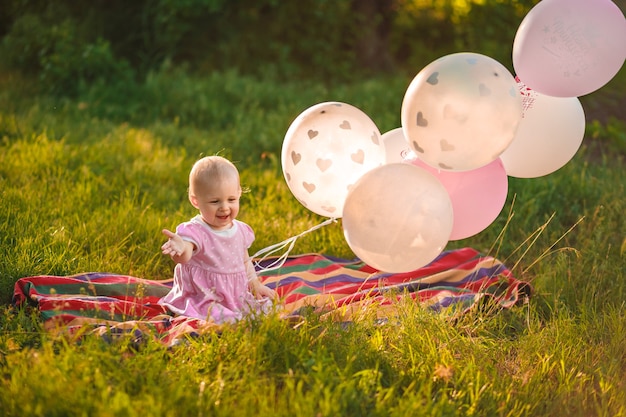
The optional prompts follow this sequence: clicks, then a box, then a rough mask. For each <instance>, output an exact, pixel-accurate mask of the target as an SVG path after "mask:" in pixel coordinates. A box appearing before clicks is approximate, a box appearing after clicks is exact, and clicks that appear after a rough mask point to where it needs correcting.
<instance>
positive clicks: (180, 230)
mask: <svg viewBox="0 0 626 417" xmlns="http://www.w3.org/2000/svg"><path fill="white" fill-rule="evenodd" d="M176 233H177V234H179V235H180V237H182V238H183V240H185V241H187V242H191V243H193V246H194V247H195V249H194V251H193V253H194V254H195V253H196V252H198V251H199V250H201V249H202V248H201V247H200V246H201V242H202V239H200V237H199V234H198V227H197V225H195V224H193V223H192V222H185V223H181V224H179V225H178V226H177V227H176Z"/></svg>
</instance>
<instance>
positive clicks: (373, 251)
mask: <svg viewBox="0 0 626 417" xmlns="http://www.w3.org/2000/svg"><path fill="white" fill-rule="evenodd" d="M452 223H453V214H452V203H451V201H450V197H449V196H448V192H447V191H446V189H445V188H444V187H443V185H441V183H440V182H439V181H438V180H437V179H436V178H435V177H434V176H433V175H432V174H430V173H428V172H427V171H425V170H424V169H422V168H419V167H417V166H414V165H411V164H407V163H392V164H387V165H383V166H381V167H378V168H375V169H373V170H371V171H369V172H367V173H366V174H364V175H363V176H362V177H361V178H360V179H359V181H358V182H357V183H356V184H355V185H354V186H353V187H352V189H351V190H350V192H349V193H348V197H347V198H346V203H345V206H344V213H343V219H342V225H343V231H344V236H345V238H346V242H347V243H348V246H350V248H351V249H352V251H353V252H354V253H355V254H356V255H357V256H358V257H359V258H360V259H361V260H363V261H364V262H365V263H367V264H368V265H370V266H372V267H374V268H376V269H378V270H381V271H386V272H409V271H412V270H415V269H418V268H421V267H422V266H424V265H426V264H428V263H429V262H431V261H432V260H433V259H435V258H436V257H437V256H438V255H439V254H440V253H441V252H442V251H443V249H444V248H445V245H446V244H447V242H448V238H449V237H450V233H451V232H452Z"/></svg>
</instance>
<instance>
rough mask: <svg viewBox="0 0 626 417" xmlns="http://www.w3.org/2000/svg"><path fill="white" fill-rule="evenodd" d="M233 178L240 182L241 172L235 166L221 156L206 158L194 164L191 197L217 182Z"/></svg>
mask: <svg viewBox="0 0 626 417" xmlns="http://www.w3.org/2000/svg"><path fill="white" fill-rule="evenodd" d="M233 177H234V178H236V179H237V182H239V171H238V170H237V167H236V166H235V164H233V163H232V162H230V161H229V160H228V159H226V158H224V157H221V156H217V155H214V156H205V157H204V158H202V159H200V160H198V161H196V163H195V164H193V167H192V168H191V172H190V173H189V197H192V196H195V195H196V194H197V192H198V191H200V190H203V189H206V188H207V187H209V186H210V185H211V184H214V183H215V182H219V181H223V180H224V179H229V178H233Z"/></svg>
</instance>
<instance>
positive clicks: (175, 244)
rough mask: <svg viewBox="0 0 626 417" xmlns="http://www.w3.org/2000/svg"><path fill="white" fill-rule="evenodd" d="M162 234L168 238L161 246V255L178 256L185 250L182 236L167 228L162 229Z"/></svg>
mask: <svg viewBox="0 0 626 417" xmlns="http://www.w3.org/2000/svg"><path fill="white" fill-rule="evenodd" d="M163 234H164V235H165V236H167V237H168V238H169V239H168V241H167V242H165V243H164V244H163V246H161V251H162V252H163V255H170V256H180V255H182V253H183V252H184V251H185V241H184V240H183V238H182V237H180V236H179V235H178V234H176V233H174V232H170V231H169V230H167V229H163Z"/></svg>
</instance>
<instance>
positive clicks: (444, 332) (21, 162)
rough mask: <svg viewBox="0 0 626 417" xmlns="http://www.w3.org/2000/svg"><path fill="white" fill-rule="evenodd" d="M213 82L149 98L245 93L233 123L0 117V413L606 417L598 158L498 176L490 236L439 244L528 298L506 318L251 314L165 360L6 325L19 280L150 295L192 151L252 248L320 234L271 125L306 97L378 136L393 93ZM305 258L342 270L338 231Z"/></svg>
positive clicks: (119, 115)
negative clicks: (89, 277) (466, 251)
mask: <svg viewBox="0 0 626 417" xmlns="http://www.w3.org/2000/svg"><path fill="white" fill-rule="evenodd" d="M219 81H220V78H219V76H217V75H216V76H215V80H213V81H205V82H206V83H207V84H202V83H198V84H193V83H191V82H190V81H189V80H180V79H173V80H171V82H172V85H173V86H176V84H177V83H180V84H179V85H184V86H187V87H189V88H191V87H190V86H191V85H192V84H193V85H194V86H195V87H194V88H196V90H187V91H196V94H197V95H201V93H202V91H205V90H203V88H209V87H210V88H214V89H217V90H215V91H217V93H215V94H217V95H216V96H215V97H214V99H215V101H216V102H220V100H219V99H220V96H219V94H225V93H224V91H228V94H231V95H232V94H235V92H236V91H242V92H241V94H242V95H244V93H245V94H250V95H251V96H250V97H242V101H243V102H244V103H245V104H243V106H244V108H245V109H246V110H249V111H247V112H245V114H246V117H243V116H242V114H243V113H244V112H243V111H242V107H240V106H239V100H237V99H236V98H237V96H236V95H235V96H234V97H235V99H233V97H232V96H228V97H229V100H230V101H229V100H222V101H221V102H222V103H224V104H223V106H222V107H221V108H217V107H215V108H214V107H211V106H213V104H211V103H212V102H211V101H210V100H207V102H206V103H204V102H202V103H201V105H202V106H206V107H203V109H205V110H206V111H208V112H213V114H212V115H211V116H210V117H209V116H208V115H203V114H201V112H195V113H194V111H193V110H194V109H193V103H189V102H188V101H189V100H190V97H189V96H188V95H184V97H183V98H169V99H168V98H166V97H165V96H164V97H163V98H161V99H159V100H161V102H160V103H161V106H160V107H159V108H160V109H161V110H159V112H161V113H159V112H156V110H155V112H156V113H154V114H151V115H149V116H145V117H142V115H141V114H135V113H132V114H131V113H130V111H128V112H127V113H124V110H123V109H122V108H121V107H116V106H121V103H116V102H110V101H109V102H107V101H106V100H104V99H102V101H101V102H98V101H97V100H96V99H95V98H94V97H90V96H87V97H82V98H81V100H79V101H78V102H70V101H66V102H64V103H56V106H57V108H56V109H55V108H54V105H55V104H54V103H53V101H51V100H52V99H50V98H46V97H41V98H37V97H33V98H31V99H30V101H28V100H26V99H25V98H21V100H23V101H21V102H18V101H14V102H9V101H6V100H5V101H6V106H4V107H3V109H4V110H3V111H2V112H1V113H2V114H1V115H0V132H2V139H1V142H0V200H1V204H0V300H1V302H2V304H3V306H2V307H1V308H0V410H2V414H3V415H7V416H30V415H45V416H53V415H94V416H99V415H102V416H105V415H107V416H111V415H115V416H117V415H119V416H123V415H124V416H134V415H137V416H139V415H151V416H168V415H171V416H174V415H176V416H179V415H194V416H195V415H198V416H208V415H228V416H230V415H272V416H281V415H284V416H294V415H322V416H335V415H378V416H388V415H391V416H406V415H480V416H485V415H494V416H537V415H547V416H562V415H571V416H589V415H598V416H619V415H626V394H625V393H626V385H625V384H626V383H625V382H624V381H626V353H625V352H626V321H625V320H624V316H625V313H626V305H625V301H624V300H626V282H625V280H624V262H625V261H626V260H625V256H626V254H625V252H624V249H623V246H624V237H625V235H624V233H625V230H626V225H625V224H624V218H623V213H624V211H625V209H626V208H625V207H624V198H623V196H624V184H623V164H624V155H623V154H621V153H620V152H619V149H620V148H619V147H617V148H615V149H612V148H611V147H610V146H609V147H608V148H605V151H604V152H603V154H602V157H601V158H598V157H596V156H595V154H594V153H593V152H591V150H592V146H593V144H592V143H586V144H585V147H584V148H583V149H581V151H580V152H579V154H578V155H577V156H576V157H575V158H574V160H572V161H571V162H570V163H569V164H568V165H566V166H565V167H564V168H562V169H561V170H559V171H557V172H556V173H554V174H551V175H549V176H547V177H544V178H537V179H525V180H521V179H512V180H511V181H510V190H509V198H508V201H507V203H506V206H505V208H504V210H503V211H502V214H501V215H500V217H499V218H498V219H497V220H496V221H495V222H494V224H492V225H491V226H490V227H489V228H487V229H486V230H485V231H483V232H482V233H480V234H478V235H476V236H473V237H470V238H468V239H464V240H462V241H458V242H451V243H450V244H449V248H456V247H461V246H472V247H475V248H476V249H478V250H480V251H482V252H484V253H490V254H492V255H494V256H496V257H498V258H499V259H502V260H504V261H505V263H506V265H507V266H509V267H511V268H512V269H513V273H514V274H515V275H516V276H517V277H519V278H521V279H524V280H526V281H529V282H531V283H532V286H533V288H534V290H535V292H534V294H533V296H532V297H531V298H530V300H529V302H528V303H526V304H524V305H522V306H518V307H514V308H512V309H510V310H504V311H495V310H493V309H483V310H476V311H473V312H471V313H469V314H467V315H465V316H463V317H460V318H459V317H457V316H455V315H453V314H433V313H431V312H429V311H426V310H425V309H423V308H421V307H420V306H419V305H416V304H414V303H409V302H406V301H403V302H400V304H399V305H398V311H399V315H398V317H397V318H394V320H391V321H390V322H389V323H386V324H381V323H380V322H379V321H377V320H375V317H374V315H373V314H372V313H373V312H372V311H366V312H364V314H363V315H362V316H359V317H357V319H356V320H355V322H354V323H352V324H350V325H345V324H341V323H337V322H335V321H332V320H331V319H330V318H326V317H317V316H315V315H311V316H310V317H308V318H307V320H304V321H302V322H301V323H299V324H297V325H294V323H289V322H287V321H284V320H281V319H280V318H279V317H278V316H270V317H265V318H262V319H256V320H250V321H247V322H244V323H240V324H239V325H236V326H232V327H229V328H226V329H225V330H224V331H223V332H222V333H221V334H217V333H215V334H207V335H204V336H202V337H199V338H194V339H189V340H188V341H186V342H185V343H183V344H181V345H179V346H176V347H174V348H171V349H168V348H166V347H165V346H162V345H161V344H160V343H158V342H156V341H154V340H149V339H147V340H145V341H143V342H142V343H140V344H137V343H135V342H134V341H133V340H131V339H130V338H129V339H124V338H122V339H120V340H118V341H117V342H114V343H108V342H106V341H105V340H103V339H101V338H99V337H96V336H85V337H84V338H82V339H81V340H80V342H76V341H73V340H68V339H64V338H55V337H53V336H52V335H51V334H49V333H47V332H44V331H43V330H42V328H41V322H40V319H39V317H38V315H37V314H36V311H31V310H30V309H28V308H13V307H9V303H10V298H11V295H12V292H13V285H14V283H15V281H16V280H17V279H18V278H20V277H24V276H32V275H39V274H53V275H69V274H75V273H80V272H86V271H108V272H114V273H123V274H130V275H135V276H139V277H144V278H154V279H165V278H169V277H171V274H172V269H173V264H172V263H171V261H170V260H169V259H168V258H166V257H164V256H162V255H161V254H160V252H159V247H160V245H161V243H162V240H163V237H162V235H161V229H162V228H164V227H170V228H171V227H174V226H175V225H176V224H178V223H179V222H181V221H183V220H186V219H188V218H189V217H191V216H192V215H193V214H194V211H193V208H192V207H191V205H190V204H189V203H188V201H187V196H186V192H187V183H186V180H187V174H188V170H189V167H190V166H191V164H192V162H193V161H194V160H195V159H196V158H197V157H198V156H199V155H200V154H212V153H223V154H226V155H228V156H229V157H232V158H233V159H234V160H235V161H236V162H237V165H238V166H239V167H240V170H241V174H242V182H243V185H244V187H245V188H246V189H247V192H246V193H245V194H244V197H243V201H242V211H241V218H242V220H244V221H246V222H248V223H249V224H251V225H252V227H253V228H254V230H255V232H256V241H255V243H254V246H253V248H252V251H253V252H254V251H257V250H259V249H262V248H264V247H267V246H269V245H272V244H275V243H278V242H281V241H283V240H285V239H287V238H289V237H291V236H294V235H297V234H299V233H301V232H303V231H305V230H308V229H309V228H311V227H314V226H316V225H319V224H320V223H322V222H323V221H324V220H326V219H325V218H322V217H320V216H317V215H315V214H312V213H311V212H309V211H307V210H306V209H305V208H304V207H303V206H301V205H300V204H299V203H298V202H297V201H296V200H295V199H294V198H293V196H292V195H291V193H290V191H289V189H288V187H287V185H286V183H285V181H284V179H283V177H282V172H281V169H280V153H279V149H280V145H281V143H282V139H283V135H284V132H285V131H286V129H287V127H288V125H289V123H290V122H291V121H292V119H293V117H295V116H296V115H297V114H298V113H299V112H300V111H302V110H304V109H305V108H306V107H308V105H312V104H314V101H323V100H330V99H334V100H339V101H345V102H349V103H351V104H354V105H357V106H358V107H361V108H364V109H365V110H367V113H368V114H370V115H371V117H372V119H374V120H375V121H376V122H377V123H379V124H380V125H381V131H385V130H389V129H392V128H395V127H397V123H398V116H397V114H398V111H399V102H398V99H399V97H400V96H401V94H402V88H404V80H397V79H396V80H394V81H392V82H389V80H385V81H380V82H376V81H372V82H371V83H369V84H367V85H356V86H349V85H348V86H344V87H341V89H339V90H337V91H328V90H326V89H325V87H323V86H308V85H306V84H305V85H304V86H300V88H298V85H297V83H294V84H293V85H292V84H290V85H287V86H285V87H284V88H283V86H277V85H269V86H268V85H256V84H255V83H254V82H253V81H252V80H249V79H241V80H238V79H236V78H234V76H233V75H232V74H231V75H224V79H222V80H221V81H222V84H223V86H222V87H221V90H220V89H218V87H216V86H215V85H212V84H211V82H213V83H219ZM151 82H153V83H155V84H156V85H158V86H159V88H161V87H163V86H165V85H166V84H167V83H166V79H163V80H152V81H151ZM187 87H186V88H187ZM163 88H165V87H163ZM172 89H174V90H175V88H174V87H172ZM164 91H165V90H163V91H161V93H162V94H166V93H165V92H164ZM181 91H183V90H181ZM210 91H213V90H210ZM92 93H93V94H95V92H92ZM153 93H154V94H155V97H157V95H156V92H155V91H153ZM181 94H183V93H181ZM184 94H189V92H187V93H184ZM273 95H275V96H273ZM255 97H257V98H256V99H255ZM167 100H171V103H169V104H168V106H167V107H163V105H162V104H163V103H165V102H167ZM179 100H183V101H179ZM81 103H85V104H81ZM132 105H133V103H129V106H131V108H132ZM177 106H180V108H181V109H182V111H183V116H184V117H181V118H180V119H176V117H175V116H176V109H177ZM59 109H61V110H62V111H60V110H59ZM161 116H163V117H161ZM204 117H206V118H204ZM125 119H128V120H125ZM220 120H221V123H222V124H219V123H218V124H217V125H213V124H212V123H213V122H214V121H220ZM257 134H259V135H261V138H262V140H259V141H256V138H257V136H256V135H257ZM306 252H322V253H326V254H331V255H335V256H340V257H347V258H351V257H353V256H354V255H353V254H352V252H351V251H350V249H349V247H348V246H347V244H346V243H345V240H344V238H343V233H342V229H341V222H340V221H339V222H337V223H333V224H330V225H327V226H324V227H322V228H320V229H319V230H316V231H314V232H312V233H310V234H307V235H305V236H303V237H302V238H300V239H299V240H298V241H297V243H296V246H295V248H294V250H293V253H306Z"/></svg>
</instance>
